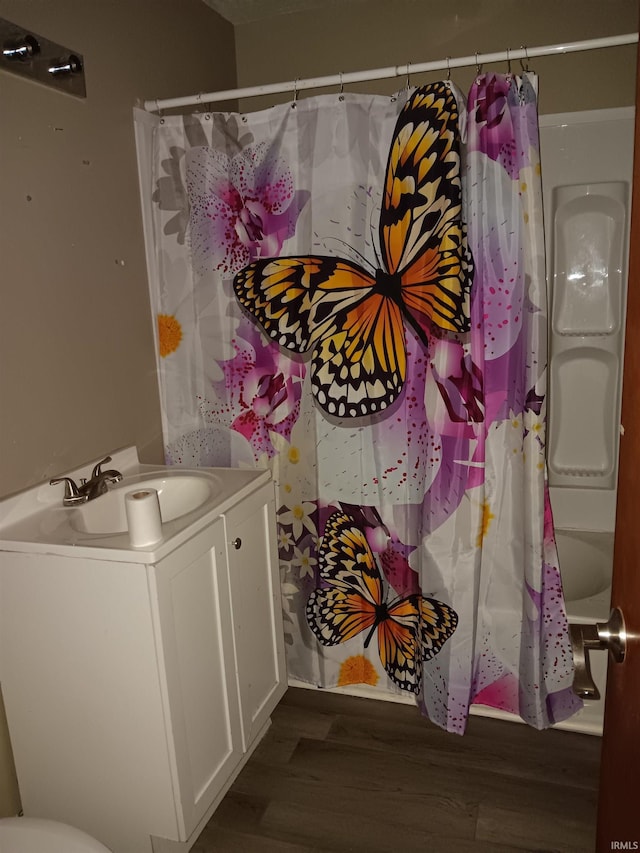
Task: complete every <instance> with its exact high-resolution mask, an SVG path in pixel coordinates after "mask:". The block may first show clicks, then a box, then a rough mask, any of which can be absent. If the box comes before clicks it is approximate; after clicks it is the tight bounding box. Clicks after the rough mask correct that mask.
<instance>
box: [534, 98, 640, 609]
mask: <svg viewBox="0 0 640 853" xmlns="http://www.w3.org/2000/svg"><path fill="white" fill-rule="evenodd" d="M633 129H634V110H633V108H625V109H613V110H593V111H589V112H584V113H567V114H563V115H550V116H541V118H540V147H541V160H542V180H543V200H544V215H545V233H546V251H547V274H548V283H549V300H550V318H551V322H550V329H549V331H550V347H549V349H550V370H549V412H548V417H549V436H548V463H549V480H550V487H551V503H552V506H553V511H554V520H555V524H556V528H560V529H569V530H570V529H582V530H585V529H586V530H596V531H597V530H599V531H613V530H614V527H615V504H616V492H615V483H616V479H617V459H618V444H619V429H620V396H621V378H622V352H623V337H624V310H625V297H626V293H625V288H626V273H627V270H626V255H627V239H628V228H629V209H628V208H629V190H630V184H631V178H632V171H633V137H634V134H633ZM605 618H606V614H605Z"/></svg>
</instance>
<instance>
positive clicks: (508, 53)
mask: <svg viewBox="0 0 640 853" xmlns="http://www.w3.org/2000/svg"><path fill="white" fill-rule="evenodd" d="M507 74H509V76H510V75H511V48H509V47H508V48H507Z"/></svg>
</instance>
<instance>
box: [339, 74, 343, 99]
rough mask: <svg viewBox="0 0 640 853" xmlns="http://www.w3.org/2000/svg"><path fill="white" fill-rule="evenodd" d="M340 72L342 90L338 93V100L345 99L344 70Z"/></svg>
mask: <svg viewBox="0 0 640 853" xmlns="http://www.w3.org/2000/svg"><path fill="white" fill-rule="evenodd" d="M338 73H339V74H340V92H339V94H338V100H339V101H344V83H343V81H342V71H339V72H338Z"/></svg>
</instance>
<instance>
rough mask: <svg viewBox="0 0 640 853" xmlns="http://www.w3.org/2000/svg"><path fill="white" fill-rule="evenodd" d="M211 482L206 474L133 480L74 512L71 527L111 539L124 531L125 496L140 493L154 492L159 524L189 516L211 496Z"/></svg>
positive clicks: (126, 527)
mask: <svg viewBox="0 0 640 853" xmlns="http://www.w3.org/2000/svg"><path fill="white" fill-rule="evenodd" d="M214 485H215V478H214V477H212V476H211V475H206V474H177V475H174V474H171V475H163V476H157V477H154V476H150V477H149V476H140V475H137V476H134V477H128V478H125V479H123V480H122V481H121V482H120V483H118V484H117V485H116V486H111V487H110V488H109V491H108V492H107V493H106V494H105V495H101V496H100V497H99V498H95V499H94V500H92V501H89V502H88V503H86V504H82V506H80V507H78V508H77V509H74V510H73V511H72V513H71V514H70V521H71V526H72V527H73V528H74V529H75V530H78V531H80V532H81V533H95V534H102V535H112V534H115V533H126V531H127V530H128V525H127V513H126V510H125V502H124V499H125V495H126V494H127V493H128V492H133V491H139V490H140V489H155V490H156V491H157V492H158V500H159V502H160V515H161V517H162V522H163V523H165V522H167V521H173V519H175V518H180V516H183V515H186V514H187V513H189V512H193V511H194V510H195V509H198V507H200V506H202V504H203V503H205V501H208V500H209V498H210V497H212V495H213V494H214Z"/></svg>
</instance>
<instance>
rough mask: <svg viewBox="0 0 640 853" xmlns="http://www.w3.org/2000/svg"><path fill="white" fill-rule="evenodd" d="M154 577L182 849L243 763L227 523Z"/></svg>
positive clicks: (217, 526)
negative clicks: (226, 533)
mask: <svg viewBox="0 0 640 853" xmlns="http://www.w3.org/2000/svg"><path fill="white" fill-rule="evenodd" d="M151 572H152V576H151V586H152V595H153V592H154V590H153V587H154V586H155V594H156V601H157V631H158V633H159V640H160V642H159V644H158V645H159V647H160V648H161V654H160V659H159V669H160V675H161V680H164V687H165V706H166V708H168V717H169V721H168V723H169V726H170V737H169V740H170V742H171V743H170V747H173V759H174V772H175V774H176V777H177V785H176V786H175V788H176V792H177V798H178V800H179V802H178V803H177V807H178V808H177V810H178V813H179V826H180V833H181V837H180V839H179V840H181V841H184V840H186V839H187V837H188V836H189V835H190V833H191V832H192V831H193V829H194V828H195V826H196V825H197V823H198V821H199V820H200V819H201V818H202V817H203V816H204V814H205V812H206V811H207V809H208V808H209V807H210V806H211V804H212V803H213V801H214V799H215V797H216V795H217V794H218V793H219V792H220V790H221V789H222V787H223V786H224V785H225V783H226V782H227V781H228V779H229V777H230V776H231V774H232V773H233V771H234V769H235V768H236V766H237V764H238V762H239V760H240V758H241V756H242V739H241V731H240V712H239V708H238V693H237V686H236V681H235V672H234V666H233V661H234V650H233V637H232V624H231V616H230V600H229V584H228V573H227V564H226V549H225V539H224V522H223V520H222V519H221V518H219V519H217V520H216V521H215V522H214V523H213V525H211V527H209V528H208V529H207V530H206V531H203V532H202V533H201V534H199V535H198V536H196V537H194V538H193V539H192V540H190V541H189V542H187V543H186V544H185V545H182V546H181V547H180V548H178V549H177V550H176V551H175V552H174V553H173V554H171V555H170V556H168V557H167V558H166V559H165V560H163V561H161V562H160V563H159V564H158V565H157V566H156V567H154V568H152V569H151ZM154 581H155V583H154ZM163 676H164V679H163Z"/></svg>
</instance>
